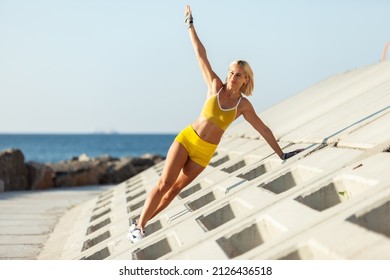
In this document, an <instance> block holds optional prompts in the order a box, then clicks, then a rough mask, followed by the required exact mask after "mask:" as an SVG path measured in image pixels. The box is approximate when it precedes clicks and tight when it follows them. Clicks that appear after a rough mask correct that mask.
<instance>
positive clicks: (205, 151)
mask: <svg viewBox="0 0 390 280" xmlns="http://www.w3.org/2000/svg"><path fill="white" fill-rule="evenodd" d="M175 140H176V141H177V142H179V143H180V144H182V145H183V146H184V148H185V149H186V150H187V152H188V156H189V158H190V159H191V160H192V161H194V162H196V163H197V164H199V165H201V166H203V167H206V166H207V165H208V164H209V162H210V160H211V158H212V157H213V155H214V152H215V150H216V149H217V146H218V145H217V144H212V143H209V142H207V141H205V140H203V139H202V138H200V137H199V136H198V134H196V132H195V130H194V129H193V128H192V126H191V125H189V126H187V127H186V128H184V129H183V130H182V131H181V132H180V133H179V134H178V135H177V136H176V138H175Z"/></svg>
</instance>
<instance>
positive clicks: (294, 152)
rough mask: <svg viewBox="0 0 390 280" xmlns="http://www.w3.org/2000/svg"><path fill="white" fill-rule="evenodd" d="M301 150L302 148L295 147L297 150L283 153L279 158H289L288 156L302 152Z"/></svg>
mask: <svg viewBox="0 0 390 280" xmlns="http://www.w3.org/2000/svg"><path fill="white" fill-rule="evenodd" d="M303 150H304V149H297V150H295V151H292V152H288V153H283V154H282V156H281V157H280V158H281V159H283V160H286V159H289V158H290V157H293V156H295V155H296V154H299V153H300V152H302V151H303Z"/></svg>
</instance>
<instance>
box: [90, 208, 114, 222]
mask: <svg viewBox="0 0 390 280" xmlns="http://www.w3.org/2000/svg"><path fill="white" fill-rule="evenodd" d="M110 212H111V209H107V210H105V211H103V212H101V213H99V214H96V215H93V216H92V217H91V219H90V222H93V221H94V220H96V219H99V218H101V217H103V216H104V215H107V214H109V213H110Z"/></svg>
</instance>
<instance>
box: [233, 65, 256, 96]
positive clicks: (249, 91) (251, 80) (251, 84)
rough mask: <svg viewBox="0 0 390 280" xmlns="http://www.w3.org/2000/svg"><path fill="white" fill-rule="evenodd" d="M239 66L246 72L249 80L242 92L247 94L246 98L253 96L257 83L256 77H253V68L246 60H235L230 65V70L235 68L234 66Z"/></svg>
mask: <svg viewBox="0 0 390 280" xmlns="http://www.w3.org/2000/svg"><path fill="white" fill-rule="evenodd" d="M236 64H237V65H238V66H240V67H241V68H242V69H243V70H244V72H245V75H246V77H247V78H248V82H247V83H245V84H244V85H243V86H242V87H241V89H240V90H241V92H242V93H243V94H245V95H246V96H250V95H252V93H253V90H254V88H255V81H254V76H253V71H252V68H251V67H250V65H249V63H248V62H246V61H245V60H235V61H233V62H232V63H230V65H229V69H230V68H231V67H232V66H233V65H236Z"/></svg>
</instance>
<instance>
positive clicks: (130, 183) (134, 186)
mask: <svg viewBox="0 0 390 280" xmlns="http://www.w3.org/2000/svg"><path fill="white" fill-rule="evenodd" d="M126 184H128V185H127V186H126V190H128V191H133V190H135V189H138V188H141V187H142V179H137V180H134V181H132V180H131V179H130V180H128V181H126Z"/></svg>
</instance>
